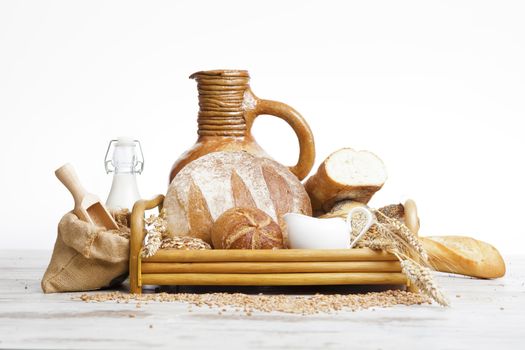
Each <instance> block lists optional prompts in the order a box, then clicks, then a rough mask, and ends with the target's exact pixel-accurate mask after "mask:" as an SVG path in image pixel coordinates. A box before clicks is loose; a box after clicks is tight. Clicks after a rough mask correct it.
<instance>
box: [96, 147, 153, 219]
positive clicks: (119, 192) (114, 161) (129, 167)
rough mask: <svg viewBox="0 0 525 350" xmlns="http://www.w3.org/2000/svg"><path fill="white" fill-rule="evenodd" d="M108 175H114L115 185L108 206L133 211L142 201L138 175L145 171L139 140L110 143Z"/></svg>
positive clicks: (106, 165) (107, 163) (113, 208)
mask: <svg viewBox="0 0 525 350" xmlns="http://www.w3.org/2000/svg"><path fill="white" fill-rule="evenodd" d="M104 165H105V167H106V173H108V174H109V173H113V183H112V184H111V190H110V192H109V196H108V199H107V201H106V206H107V207H108V208H109V209H112V210H116V209H129V210H130V211H131V209H133V204H135V202H136V201H137V200H139V199H140V194H139V189H138V186H137V178H136V174H140V173H142V170H143V169H144V157H143V155H142V147H141V145H140V142H139V141H138V140H133V139H131V138H125V137H119V138H118V139H117V140H111V141H110V142H109V146H108V150H107V151H106V157H105V159H104Z"/></svg>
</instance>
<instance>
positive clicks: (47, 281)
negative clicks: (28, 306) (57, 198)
mask: <svg viewBox="0 0 525 350" xmlns="http://www.w3.org/2000/svg"><path fill="white" fill-rule="evenodd" d="M128 237H129V235H128V236H127V237H126V234H125V233H122V232H119V231H107V230H105V229H104V228H102V227H98V226H95V225H91V224H88V223H87V222H84V221H81V220H79V219H78V218H77V216H76V215H75V214H73V213H68V214H66V215H64V217H63V218H62V220H60V223H59V224H58V236H57V240H56V242H55V248H54V250H53V255H52V257H51V261H50V263H49V266H48V268H47V270H46V272H45V274H44V277H43V278H42V290H43V291H44V293H55V292H78V291H87V290H95V289H100V288H105V287H113V286H116V285H119V284H120V283H122V282H123V281H124V279H125V278H126V276H127V272H128V256H129V238H128Z"/></svg>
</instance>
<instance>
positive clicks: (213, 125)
mask: <svg viewBox="0 0 525 350" xmlns="http://www.w3.org/2000/svg"><path fill="white" fill-rule="evenodd" d="M190 79H195V80H196V81H197V89H198V92H199V107H200V110H199V114H198V119H197V121H198V131H197V134H198V139H197V142H196V143H195V144H194V145H193V147H192V148H190V149H189V150H188V151H186V152H185V153H184V154H182V156H181V157H180V158H179V159H178V160H177V161H176V162H175V163H174V164H173V167H172V168H171V172H170V178H169V179H170V182H171V180H173V178H174V177H175V175H177V173H178V172H179V171H180V170H181V169H182V168H184V166H185V165H186V164H188V163H189V162H191V161H193V160H195V159H197V158H199V157H201V156H203V155H206V154H208V153H211V152H218V151H246V152H248V153H250V154H253V155H255V156H259V157H265V158H270V157H269V156H268V155H267V154H266V152H265V151H264V150H263V149H262V148H261V147H260V146H259V145H258V144H257V142H256V141H255V139H254V138H253V136H252V134H251V128H252V125H253V121H254V120H255V118H257V116H259V115H262V114H267V115H273V116H275V117H278V118H281V119H283V120H284V121H286V122H287V123H288V124H289V125H290V126H291V127H292V128H293V130H294V131H295V134H296V135H297V138H298V139H299V149H300V151H299V160H298V161H297V164H296V165H294V166H291V167H289V169H290V171H291V172H292V173H293V174H294V175H295V176H297V178H299V180H302V179H304V178H305V177H306V175H308V173H309V172H310V170H311V168H312V166H313V164H314V158H315V147H314V138H313V135H312V131H311V130H310V127H309V126H308V124H307V123H306V121H305V120H304V119H303V117H302V116H301V115H300V114H299V113H298V112H297V111H296V110H295V109H293V108H292V107H290V106H288V105H286V104H284V103H281V102H276V101H270V100H263V99H260V98H258V97H257V96H255V95H254V94H253V92H252V91H251V89H250V85H249V81H250V76H249V74H248V72H247V71H244V70H212V71H202V72H197V73H194V74H192V75H191V76H190Z"/></svg>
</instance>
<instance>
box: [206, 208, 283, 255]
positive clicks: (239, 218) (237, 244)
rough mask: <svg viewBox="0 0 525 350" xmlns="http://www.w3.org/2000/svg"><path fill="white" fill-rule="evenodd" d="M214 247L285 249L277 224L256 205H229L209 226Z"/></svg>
mask: <svg viewBox="0 0 525 350" xmlns="http://www.w3.org/2000/svg"><path fill="white" fill-rule="evenodd" d="M211 241H212V243H213V247H214V248H215V249H273V248H279V249H280V248H284V242H283V234H282V232H281V228H280V227H279V225H277V224H276V223H275V221H273V220H272V218H271V217H270V216H268V214H266V213H265V212H264V211H262V210H259V209H257V208H231V209H229V210H226V211H225V212H224V213H223V214H222V215H221V216H219V218H218V219H217V220H216V221H215V223H214V224H213V226H212V229H211Z"/></svg>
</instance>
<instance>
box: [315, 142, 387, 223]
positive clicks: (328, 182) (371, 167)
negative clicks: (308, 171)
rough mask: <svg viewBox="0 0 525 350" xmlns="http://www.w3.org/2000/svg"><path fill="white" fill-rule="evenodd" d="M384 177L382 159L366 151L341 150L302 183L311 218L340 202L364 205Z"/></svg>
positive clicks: (327, 210)
mask: <svg viewBox="0 0 525 350" xmlns="http://www.w3.org/2000/svg"><path fill="white" fill-rule="evenodd" d="M386 178H387V174H386V170H385V166H384V164H383V162H382V161H381V159H379V157H377V156H376V155H375V154H373V153H371V152H368V151H355V150H353V149H351V148H343V149H340V150H338V151H336V152H334V153H332V154H331V155H330V156H328V158H326V160H325V161H324V162H323V163H322V164H321V165H320V166H319V169H317V172H316V173H315V174H314V175H312V176H311V177H310V178H308V180H307V181H306V183H305V188H306V192H308V195H309V196H310V200H311V202H312V209H313V211H314V215H316V216H318V215H321V214H324V213H326V212H329V211H330V209H331V208H332V206H333V205H334V204H335V203H336V202H338V201H342V200H353V201H356V202H361V203H363V204H367V203H368V201H369V200H370V198H372V196H373V195H374V193H376V192H377V191H378V190H379V189H381V187H382V186H383V184H384V183H385V181H386Z"/></svg>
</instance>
